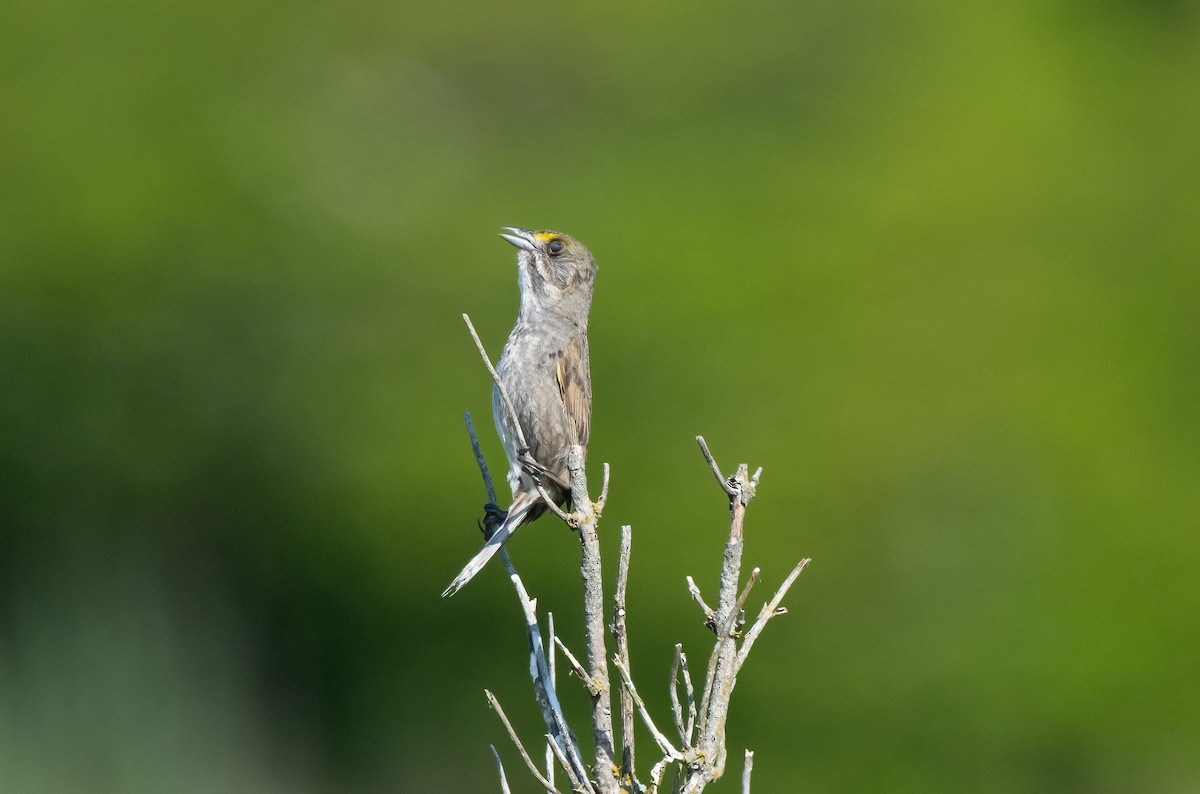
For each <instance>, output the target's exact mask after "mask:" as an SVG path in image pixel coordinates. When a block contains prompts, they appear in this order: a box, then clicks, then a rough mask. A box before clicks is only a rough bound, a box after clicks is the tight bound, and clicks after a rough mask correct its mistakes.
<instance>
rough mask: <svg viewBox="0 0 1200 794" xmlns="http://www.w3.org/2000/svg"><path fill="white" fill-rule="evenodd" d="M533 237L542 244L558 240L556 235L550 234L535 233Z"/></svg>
mask: <svg viewBox="0 0 1200 794" xmlns="http://www.w3.org/2000/svg"><path fill="white" fill-rule="evenodd" d="M533 236H534V237H536V238H537V240H538V242H542V243H551V242H553V241H555V240H557V239H558V235H557V234H553V233H551V232H537V233H535V234H534V235H533Z"/></svg>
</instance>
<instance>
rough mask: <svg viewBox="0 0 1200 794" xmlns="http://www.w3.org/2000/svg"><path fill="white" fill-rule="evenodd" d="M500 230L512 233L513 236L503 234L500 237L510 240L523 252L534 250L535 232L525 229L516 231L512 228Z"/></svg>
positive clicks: (507, 227)
mask: <svg viewBox="0 0 1200 794" xmlns="http://www.w3.org/2000/svg"><path fill="white" fill-rule="evenodd" d="M500 228H501V229H503V230H504V231H506V232H512V234H501V235H500V236H501V237H503V238H504V239H505V240H508V241H509V242H510V243H512V244H513V245H515V246H516V247H517V248H520V249H521V250H523V251H532V250H533V249H534V245H533V232H529V231H526V230H524V229H514V228H513V227H511V226H501V227H500Z"/></svg>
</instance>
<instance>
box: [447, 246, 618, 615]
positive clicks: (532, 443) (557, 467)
mask: <svg viewBox="0 0 1200 794" xmlns="http://www.w3.org/2000/svg"><path fill="white" fill-rule="evenodd" d="M505 230H506V232H508V233H507V234H502V235H500V236H501V237H503V238H504V239H505V240H507V241H508V242H510V243H512V244H513V245H514V246H516V247H517V249H518V251H517V270H518V285H519V286H520V290H521V309H520V313H519V314H518V316H517V324H516V327H514V328H513V330H512V333H511V334H510V335H509V337H508V342H507V343H505V345H504V352H503V353H501V354H500V362H499V363H498V364H497V365H496V372H497V374H498V375H499V376H500V381H501V383H503V384H504V389H505V391H506V392H508V397H509V399H510V400H511V401H512V404H513V408H514V409H515V411H516V414H517V416H518V418H519V420H520V422H521V431H522V433H524V435H525V442H526V443H527V444H528V445H529V449H528V456H529V457H530V458H532V459H533V461H535V462H536V463H537V464H538V465H539V466H541V467H542V468H543V469H544V470H545V472H544V473H543V474H542V475H541V481H542V487H543V488H545V490H546V493H548V494H549V495H550V497H551V498H552V499H554V501H555V502H556V503H557V504H560V505H561V504H563V503H565V502H566V501H567V500H568V499H569V498H570V493H571V492H570V474H569V473H568V471H567V452H568V450H569V449H570V447H571V445H572V444H579V445H580V446H582V447H583V449H584V453H585V454H586V452H587V444H588V436H589V431H590V425H591V413H592V382H591V375H590V373H589V371H588V345H587V324H588V312H589V311H590V309H591V305H592V287H593V284H594V283H595V278H596V260H595V258H594V257H593V256H592V254H591V252H590V251H588V250H587V248H585V247H584V246H583V245H582V244H581V243H579V242H578V241H576V240H574V239H572V238H571V237H568V236H567V235H565V234H559V233H558V232H550V231H539V232H531V231H526V230H524V229H513V228H507V227H506V229H505ZM492 414H493V417H494V418H495V420H496V432H497V433H498V434H499V436H500V442H501V443H502V444H503V445H504V452H505V455H507V457H508V484H509V486H510V487H511V488H512V492H513V498H512V504H511V505H510V506H509V508H508V513H507V515H506V517H505V519H504V521H503V523H502V524H501V525H500V527H499V528H498V529H497V530H496V531H495V532H494V533H493V534H492V536H491V537H490V538H488V540H487V542H486V543H484V546H483V548H482V549H481V550H480V551H479V553H478V554H476V555H475V556H474V557H473V558H472V559H471V561H470V562H468V563H467V564H466V566H465V567H464V568H463V569H462V572H461V573H459V575H458V576H457V577H455V579H454V581H453V582H451V583H450V586H449V587H447V588H446V591H445V592H444V593H442V595H443V596H447V595H453V594H454V593H456V592H458V591H459V590H460V589H461V588H462V587H463V585H465V584H466V583H467V582H469V581H471V579H472V578H473V577H474V576H475V574H477V573H479V571H480V570H482V569H483V566H484V565H486V564H487V562H488V560H490V559H491V558H492V557H493V556H494V555H495V554H496V552H497V551H499V550H500V547H501V546H503V545H504V544H505V543H506V542H507V541H508V539H509V538H510V537H512V535H513V533H514V532H516V531H517V530H518V529H519V528H520V527H521V526H522V525H524V524H527V523H529V522H530V521H533V520H534V519H536V518H538V517H539V516H540V515H542V513H544V512H546V510H547V507H546V503H545V501H544V500H543V499H542V497H541V495H540V494H539V493H538V491H537V487H536V486H535V485H534V482H533V479H532V478H531V477H530V475H529V473H528V472H527V471H526V467H525V466H524V465H522V463H521V460H520V458H521V454H520V453H521V450H519V449H518V445H519V443H520V442H519V441H518V439H517V434H516V431H515V428H514V426H513V422H512V418H511V417H510V415H509V413H508V410H507V408H506V407H505V405H504V401H503V400H502V399H501V397H500V390H499V389H498V388H495V387H493V389H492Z"/></svg>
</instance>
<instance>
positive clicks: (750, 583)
mask: <svg viewBox="0 0 1200 794" xmlns="http://www.w3.org/2000/svg"><path fill="white" fill-rule="evenodd" d="M760 573H762V570H761V569H759V568H755V569H754V570H752V571H750V578H748V579H747V580H746V586H745V587H743V588H742V592H741V595H739V596H738V598H737V601H736V602H734V605H733V611H731V612H730V613H729V617H728V618H726V620H725V625H724V626H722V627H721V633H722V634H725V635H728V636H730V637H732V636H734V633H733V624H734V623H735V622H736V621H737V618H738V614H739V613H740V612H741V611H742V607H744V606H745V605H746V599H747V598H749V597H750V588H752V587H754V583H755V582H757V581H758V575H759V574H760Z"/></svg>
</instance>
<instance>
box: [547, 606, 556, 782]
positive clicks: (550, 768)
mask: <svg viewBox="0 0 1200 794" xmlns="http://www.w3.org/2000/svg"><path fill="white" fill-rule="evenodd" d="M546 633H547V634H548V635H549V636H550V647H549V649H548V650H549V657H550V659H549V661H550V684H551V685H552V686H553V687H554V691H556V692H557V691H558V663H557V662H558V656H557V655H556V654H555V653H554V648H555V646H556V645H557V644H558V635H557V634H556V633H555V632H554V613H553V612H549V611H547V612H546ZM546 779H547V780H549V781H550V783H551V785H553V784H554V753H553V752H552V751H551V750H550V748H549V747H547V748H546Z"/></svg>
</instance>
